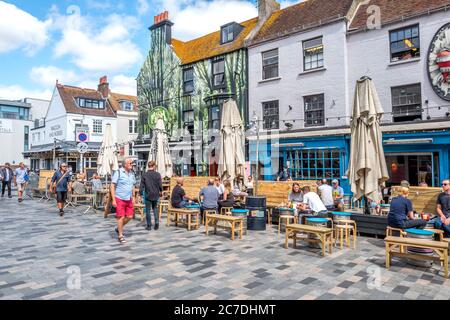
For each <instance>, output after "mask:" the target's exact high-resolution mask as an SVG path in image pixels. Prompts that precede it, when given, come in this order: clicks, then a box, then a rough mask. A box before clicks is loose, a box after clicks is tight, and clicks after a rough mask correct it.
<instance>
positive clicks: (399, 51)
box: [389, 25, 420, 62]
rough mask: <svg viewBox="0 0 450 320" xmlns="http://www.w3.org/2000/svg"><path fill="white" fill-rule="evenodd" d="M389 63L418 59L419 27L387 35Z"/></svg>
mask: <svg viewBox="0 0 450 320" xmlns="http://www.w3.org/2000/svg"><path fill="white" fill-rule="evenodd" d="M389 37H390V39H389V40H390V47H391V62H396V61H401V60H407V59H411V58H417V57H420V37H419V25H415V26H411V27H406V28H402V29H398V30H394V31H391V32H390V33H389Z"/></svg>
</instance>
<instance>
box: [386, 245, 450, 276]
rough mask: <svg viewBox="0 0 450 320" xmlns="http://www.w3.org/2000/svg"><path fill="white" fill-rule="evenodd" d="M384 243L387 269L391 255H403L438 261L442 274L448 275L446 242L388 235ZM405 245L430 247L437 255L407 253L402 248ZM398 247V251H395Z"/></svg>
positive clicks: (404, 256)
mask: <svg viewBox="0 0 450 320" xmlns="http://www.w3.org/2000/svg"><path fill="white" fill-rule="evenodd" d="M384 242H385V245H386V268H387V269H389V268H390V266H391V262H392V257H395V256H396V257H403V258H410V259H416V260H425V261H429V260H432V261H439V262H441V266H442V265H443V266H444V275H445V277H446V278H447V277H448V242H445V241H432V240H421V239H413V238H404V237H393V236H388V237H386V238H385V239H384ZM406 246H411V247H417V248H423V249H431V250H433V251H434V252H435V253H436V254H437V255H438V256H426V255H421V254H414V253H408V252H407V251H406V250H404V249H403V248H404V247H406ZM397 249H398V251H397Z"/></svg>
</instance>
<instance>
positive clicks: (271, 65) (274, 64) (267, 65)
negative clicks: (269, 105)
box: [261, 48, 280, 80]
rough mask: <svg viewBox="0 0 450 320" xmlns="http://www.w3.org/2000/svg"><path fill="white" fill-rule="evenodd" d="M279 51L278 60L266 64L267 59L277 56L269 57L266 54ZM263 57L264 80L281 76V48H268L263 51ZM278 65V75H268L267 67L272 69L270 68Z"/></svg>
mask: <svg viewBox="0 0 450 320" xmlns="http://www.w3.org/2000/svg"><path fill="white" fill-rule="evenodd" d="M275 51H276V53H277V55H276V58H277V62H276V63H271V64H266V65H265V64H264V62H265V61H267V60H270V59H274V58H275V57H269V58H267V57H266V58H265V57H264V55H265V54H268V53H271V52H275ZM261 59H262V80H270V79H276V78H278V77H279V76H280V50H279V48H275V49H271V50H267V51H264V52H261ZM275 66H276V70H277V71H276V75H275V76H272V77H266V72H265V71H266V69H270V68H274V67H275Z"/></svg>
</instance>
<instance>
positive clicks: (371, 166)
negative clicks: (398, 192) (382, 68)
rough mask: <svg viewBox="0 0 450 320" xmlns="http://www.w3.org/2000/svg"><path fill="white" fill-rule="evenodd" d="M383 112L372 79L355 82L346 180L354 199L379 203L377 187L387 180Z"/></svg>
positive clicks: (378, 189) (365, 78)
mask: <svg viewBox="0 0 450 320" xmlns="http://www.w3.org/2000/svg"><path fill="white" fill-rule="evenodd" d="M383 113H384V111H383V108H382V106H381V103H380V100H379V98H378V94H377V92H376V90H375V86H374V84H373V82H372V79H370V78H368V77H363V78H361V79H360V80H358V82H357V84H356V89H355V99H354V105H353V114H352V122H351V149H350V163H349V180H350V184H351V189H352V192H353V195H354V197H355V199H361V197H363V196H366V197H367V198H368V199H370V200H372V201H375V202H377V203H379V201H380V200H381V196H380V192H379V191H380V186H382V185H383V184H384V182H385V181H386V180H388V179H389V175H388V171H387V166H386V158H385V156H384V151H383V141H382V134H381V129H380V120H381V117H382V115H383Z"/></svg>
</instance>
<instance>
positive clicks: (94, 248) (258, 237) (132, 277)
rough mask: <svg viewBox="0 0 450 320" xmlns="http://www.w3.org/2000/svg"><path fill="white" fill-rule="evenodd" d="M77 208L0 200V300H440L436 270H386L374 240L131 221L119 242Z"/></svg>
mask: <svg viewBox="0 0 450 320" xmlns="http://www.w3.org/2000/svg"><path fill="white" fill-rule="evenodd" d="M82 211H83V210H82V208H78V209H71V210H67V212H66V216H65V217H64V218H60V217H59V216H58V215H57V211H56V210H55V206H54V204H53V203H51V202H48V203H39V202H38V201H37V200H29V199H28V200H25V201H24V202H23V203H21V204H19V203H18V202H17V199H16V198H14V199H3V198H2V199H0V228H1V239H2V246H1V247H0V299H425V300H429V299H449V298H450V285H449V284H450V280H445V279H444V278H443V276H442V272H440V273H439V269H438V268H437V267H433V268H432V269H429V270H427V269H420V268H416V267H412V266H410V265H408V264H406V262H404V261H402V260H397V259H395V258H394V260H393V266H392V268H391V269H390V270H389V271H387V270H386V269H385V268H384V243H383V240H377V239H372V238H363V237H359V242H358V248H357V250H352V249H344V250H339V249H335V252H334V253H333V255H331V256H327V257H325V258H322V257H321V256H320V255H319V252H318V251H317V250H316V249H310V248H309V247H307V246H306V245H305V246H303V244H300V245H299V247H298V249H292V248H290V249H289V250H285V249H284V248H283V235H281V236H280V237H279V236H278V234H277V230H276V229H275V227H274V229H272V228H270V230H267V231H266V232H256V231H253V232H249V233H248V234H247V235H245V236H244V238H243V239H242V240H236V241H231V240H230V238H229V236H228V235H227V234H226V233H225V232H223V233H221V232H219V233H218V235H212V234H211V235H210V236H209V237H207V236H205V234H204V232H203V230H204V229H203V227H202V228H201V229H200V231H190V232H188V231H187V230H186V229H183V228H176V227H170V228H166V227H165V226H164V225H162V226H161V228H160V230H159V231H151V232H148V231H146V230H144V228H143V226H142V225H141V223H140V222H139V221H137V220H136V221H132V222H130V224H129V225H128V226H127V227H128V228H127V229H126V232H125V236H126V237H127V240H128V243H127V244H125V245H120V244H119V243H118V242H117V239H116V236H115V232H114V225H115V219H114V218H113V217H110V218H108V219H103V217H102V215H101V214H98V215H95V214H93V213H92V212H91V213H89V214H88V215H82ZM78 272H79V274H80V275H81V278H80V279H81V280H80V282H78V281H77V279H78V278H77V277H76V275H77V274H78Z"/></svg>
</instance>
